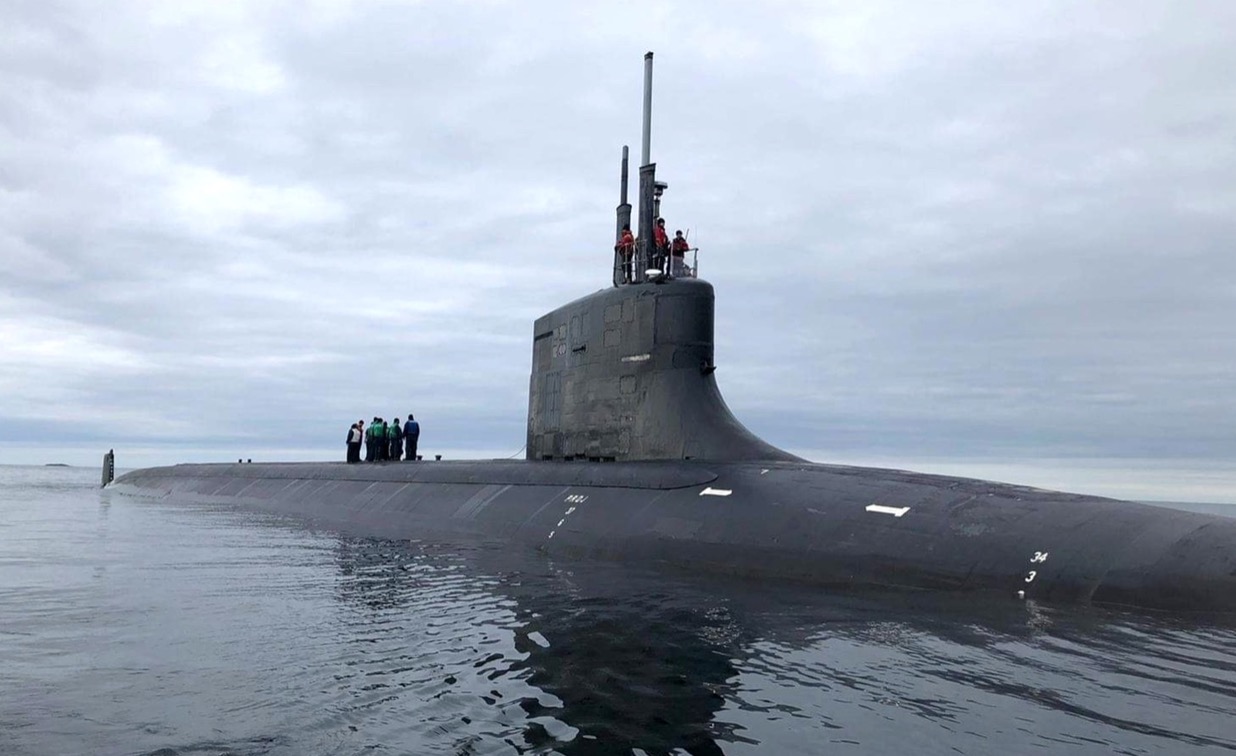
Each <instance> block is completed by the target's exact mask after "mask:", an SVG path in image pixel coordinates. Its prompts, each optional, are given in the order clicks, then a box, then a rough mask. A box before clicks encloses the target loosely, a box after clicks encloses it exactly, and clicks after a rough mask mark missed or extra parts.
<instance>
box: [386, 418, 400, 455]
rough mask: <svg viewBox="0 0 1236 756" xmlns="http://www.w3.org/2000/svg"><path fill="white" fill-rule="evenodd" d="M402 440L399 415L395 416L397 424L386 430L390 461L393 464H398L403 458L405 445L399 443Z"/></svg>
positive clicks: (394, 423)
mask: <svg viewBox="0 0 1236 756" xmlns="http://www.w3.org/2000/svg"><path fill="white" fill-rule="evenodd" d="M402 438H403V432H402V431H400V430H399V415H395V422H393V423H391V424H390V426H389V427H388V428H387V429H386V441H387V444H388V445H389V446H388V448H389V453H390V460H391V461H392V462H398V461H399V458H400V457H401V456H403V449H402V446H403V445H402V444H400V443H399V441H400V439H402Z"/></svg>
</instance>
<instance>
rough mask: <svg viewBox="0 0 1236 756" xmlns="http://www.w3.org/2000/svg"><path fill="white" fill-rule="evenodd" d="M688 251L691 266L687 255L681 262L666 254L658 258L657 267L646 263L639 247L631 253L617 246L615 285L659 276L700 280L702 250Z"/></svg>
mask: <svg viewBox="0 0 1236 756" xmlns="http://www.w3.org/2000/svg"><path fill="white" fill-rule="evenodd" d="M687 251H688V252H690V253H691V262H690V264H687V261H686V256H685V255H684V256H683V257H682V258H681V259H682V262H679V259H680V258H678V257H675V256H674V255H671V254H666V255H663V256H658V257H659V258H660V260H659V262H660V263H661V264H660V265H656V264H649V263H646V262H645V261H644V256H643V254H642V253H641V252H640V249H639V246H638V245H636V247H635V249H634V250H631V251H623V249H622V248H621V247H617V246H616V247H614V267H613V276H612V280H613V284H614V286H623V285H625V284H631V283H643V282H644V281H647V280H649V278H650V277H653V278H655V277H656V276H657V275H668V276H669V277H670V278H699V275H700V261H699V253H700V248H699V247H691V248H690V249H688V250H687Z"/></svg>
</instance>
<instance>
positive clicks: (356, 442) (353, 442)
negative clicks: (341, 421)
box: [347, 423, 361, 465]
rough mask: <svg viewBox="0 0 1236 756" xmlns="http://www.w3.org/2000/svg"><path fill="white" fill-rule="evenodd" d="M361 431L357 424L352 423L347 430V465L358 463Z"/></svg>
mask: <svg viewBox="0 0 1236 756" xmlns="http://www.w3.org/2000/svg"><path fill="white" fill-rule="evenodd" d="M360 446H361V429H360V424H359V423H352V427H351V428H349V429H348V456H347V461H348V464H349V465H351V464H355V463H357V462H360Z"/></svg>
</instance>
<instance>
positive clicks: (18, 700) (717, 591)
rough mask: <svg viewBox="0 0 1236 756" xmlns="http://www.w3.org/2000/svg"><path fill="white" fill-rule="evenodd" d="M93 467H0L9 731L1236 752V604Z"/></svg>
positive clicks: (590, 749)
mask: <svg viewBox="0 0 1236 756" xmlns="http://www.w3.org/2000/svg"><path fill="white" fill-rule="evenodd" d="M15 470H17V471H21V472H20V474H18V473H17V472H14V471H15ZM86 472H89V476H85V477H83V476H84V473H80V472H79V473H76V474H77V475H78V478H80V479H78V478H74V477H73V475H74V474H75V473H73V472H72V471H69V472H66V471H63V470H60V471H53V472H48V471H41V470H38V469H34V471H31V469H29V468H0V546H2V548H0V609H2V612H0V658H3V659H4V660H5V664H4V665H0V691H3V692H0V753H5V754H50V753H92V754H155V753H157V754H160V756H171V755H172V754H194V755H197V754H202V755H203V756H205V755H206V754H210V755H211V756H216V755H218V754H280V755H282V754H304V753H311V754H317V753H323V754H325V753H329V754H336V753H337V754H356V753H378V754H382V753H392V754H393V753H448V754H482V753H484V754H489V753H495V754H498V753H564V754H592V753H603V754H604V753H647V754H668V753H679V754H683V753H687V754H715V753H750V752H757V751H758V752H761V753H825V752H834V751H842V752H851V753H890V752H895V751H898V750H901V751H906V752H912V753H915V754H936V753H939V754H945V753H948V754H957V753H962V754H989V753H1041V752H1050V753H1094V754H1100V753H1102V754H1106V753H1230V752H1232V751H1236V731H1234V730H1233V727H1232V724H1231V722H1232V715H1233V714H1234V713H1236V655H1234V653H1233V651H1232V650H1231V649H1232V648H1233V641H1234V640H1236V632H1234V631H1233V628H1232V627H1231V626H1230V625H1222V624H1215V623H1213V622H1211V623H1208V624H1202V623H1198V622H1195V621H1194V622H1182V621H1171V620H1167V619H1156V618H1153V617H1148V616H1145V615H1126V614H1117V613H1110V612H1101V611H1096V610H1078V609H1069V610H1062V609H1058V608H1054V607H1044V606H1039V605H1035V604H1020V603H1015V602H1005V601H998V602H994V603H993V602H990V601H984V602H982V603H976V602H975V601H973V600H971V599H969V598H967V597H950V596H944V597H940V596H929V595H907V594H881V595H864V596H838V595H829V594H823V593H820V592H818V591H813V590H810V589H807V588H803V587H795V586H786V585H776V584H768V583H757V582H752V583H742V582H726V581H718V580H700V579H693V578H690V577H687V576H681V575H666V574H660V573H657V572H655V571H652V570H641V569H638V568H633V567H631V566H629V565H614V564H608V563H593V562H553V561H549V560H547V559H545V558H543V557H541V556H539V555H537V554H534V553H528V552H524V551H520V550H516V551H513V552H508V551H507V550H505V549H504V548H500V547H484V546H474V547H470V548H458V547H450V546H446V545H435V544H426V543H407V542H401V543H394V542H383V541H376V540H360V539H348V538H340V537H338V536H336V535H334V534H332V533H329V532H316V531H313V530H311V529H309V528H307V527H305V526H304V525H303V524H302V523H298V522H293V521H287V520H278V519H274V518H270V517H264V516H258V515H253V514H247V513H243V512H236V511H232V510H230V509H227V508H217V507H203V506H196V505H186V504H182V503H177V502H168V501H156V500H142V499H130V498H128V497H122V496H119V495H115V496H113V495H111V494H110V493H108V492H103V493H99V492H98V491H97V490H96V489H95V488H94V487H93V479H94V477H95V476H96V474H95V471H93V470H91V471H86Z"/></svg>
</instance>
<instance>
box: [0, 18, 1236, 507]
mask: <svg viewBox="0 0 1236 756" xmlns="http://www.w3.org/2000/svg"><path fill="white" fill-rule="evenodd" d="M1233 38H1236V3H1231V2H1230V0H1216V1H1214V2H1207V1H1206V0H1194V1H1193V2H1188V3H1179V2H1170V1H1168V0H1163V1H1158V0H1120V1H1118V2H1103V1H1101V0H1100V1H1096V2H1090V3H1074V2H1049V1H1045V0H1027V2H1021V3H996V2H967V1H965V0H952V1H950V2H947V3H945V2H910V1H905V2H890V1H886V0H864V1H863V2H827V1H825V0H817V1H806V0H764V1H763V2H760V3H746V2H728V1H726V0H721V1H718V0H706V1H700V2H689V1H686V0H684V1H682V2H675V1H674V0H661V1H659V2H643V1H642V0H632V1H630V2H623V3H579V2H538V1H537V0H527V1H526V2H501V1H498V0H487V1H480V2H469V1H467V0H450V1H449V2H447V1H440V2H439V1H434V0H422V1H420V2H393V1H390V2H363V1H357V2H346V1H343V0H311V1H309V2H304V1H298V2H284V1H282V0H271V1H270V2H257V1H254V2H229V1H227V0H200V1H198V0H178V1H177V2H174V3H169V2H164V1H163V0H157V1H151V2H137V1H133V0H119V1H118V2H109V3H99V2H94V1H93V0H89V1H83V2H65V1H63V0H9V1H8V2H5V3H4V4H3V5H0V463H4V464H43V463H49V462H63V463H71V464H83V465H97V464H98V463H99V460H100V459H101V455H102V453H103V452H105V451H106V450H107V449H109V448H114V449H115V450H116V455H117V464H118V466H119V467H122V468H131V467H141V466H147V465H155V464H171V463H175V462H181V461H225V460H234V459H237V458H251V459H254V461H268V460H310V459H342V457H343V452H344V444H343V441H344V436H345V433H346V431H347V428H348V426H349V425H350V424H351V422H353V421H354V420H356V419H358V418H370V417H372V416H374V415H383V416H385V417H392V416H395V415H406V414H407V413H408V412H414V413H416V415H417V416H418V419H419V420H421V422H422V428H423V432H422V437H421V451H422V453H424V454H434V453H440V454H443V455H444V456H445V457H447V458H460V457H509V456H516V457H518V456H522V451H521V448H522V446H523V444H524V433H525V420H526V414H527V406H528V405H527V386H528V376H529V372H530V368H531V341H532V339H531V337H532V321H533V320H534V319H535V318H536V317H537V316H539V315H541V314H544V313H545V312H548V311H550V310H552V309H554V308H556V307H557V306H558V305H560V304H563V303H565V302H567V301H570V300H572V299H575V298H578V297H580V296H583V295H586V294H588V293H590V292H593V291H596V290H598V289H601V288H603V287H605V286H607V285H609V274H610V272H609V265H610V262H611V256H612V252H611V246H612V243H613V229H614V207H615V205H616V204H617V202H618V168H619V159H620V156H621V149H622V145H624V144H628V145H631V149H632V154H633V156H638V154H639V140H640V108H641V103H642V86H643V56H644V53H645V52H646V51H649V50H651V51H654V52H655V54H656V57H655V72H654V96H653V100H654V102H653V138H652V157H653V160H654V161H655V162H656V163H657V171H658V174H657V175H658V178H659V179H661V180H663V181H666V182H667V183H668V184H669V189H668V191H667V192H666V195H665V199H664V204H663V208H662V209H663V214H664V215H665V216H666V218H667V220H668V223H669V226H670V227H671V228H682V229H684V230H685V229H689V230H690V238H691V240H692V242H693V243H696V244H698V245H699V246H700V253H699V254H700V258H699V259H700V273H701V276H702V277H703V278H705V279H707V280H708V281H710V282H711V283H712V284H713V285H714V287H715V289H716V294H717V347H716V361H717V365H718V370H717V373H716V377H717V381H718V384H719V385H720V387H721V390H722V392H723V393H724V394H725V396H726V399H727V402H728V403H729V405H730V408H731V409H732V410H733V411H734V413H735V414H736V415H737V416H738V417H739V418H740V419H742V420H743V422H744V423H746V424H747V426H748V427H749V428H751V430H753V431H754V432H756V433H757V434H758V435H760V436H762V437H764V438H766V439H768V440H769V441H770V442H772V443H773V444H775V445H777V446H780V447H782V448H785V449H788V450H790V451H793V452H795V453H798V454H800V455H803V456H806V457H808V458H810V459H813V460H817V461H822V462H836V463H853V464H873V465H879V466H885V467H897V468H904V469H914V470H921V471H927V472H942V473H949V474H960V475H967V476H972V477H982V478H993V479H997V480H1006V481H1010V482H1015V483H1023V484H1029V485H1036V486H1040V487H1045V488H1055V489H1063V490H1070V491H1078V492H1087V493H1097V494H1103V495H1111V496H1119V497H1123V498H1137V499H1160V500H1178V501H1217V502H1229V503H1236V464H1234V463H1233V460H1236V334H1234V330H1233V329H1234V328H1236V255H1233V254H1232V252H1233V240H1234V239H1236V76H1233V75H1232V72H1233V71H1236V45H1233V44H1231V40H1232V39H1233ZM633 162H638V160H633Z"/></svg>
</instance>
